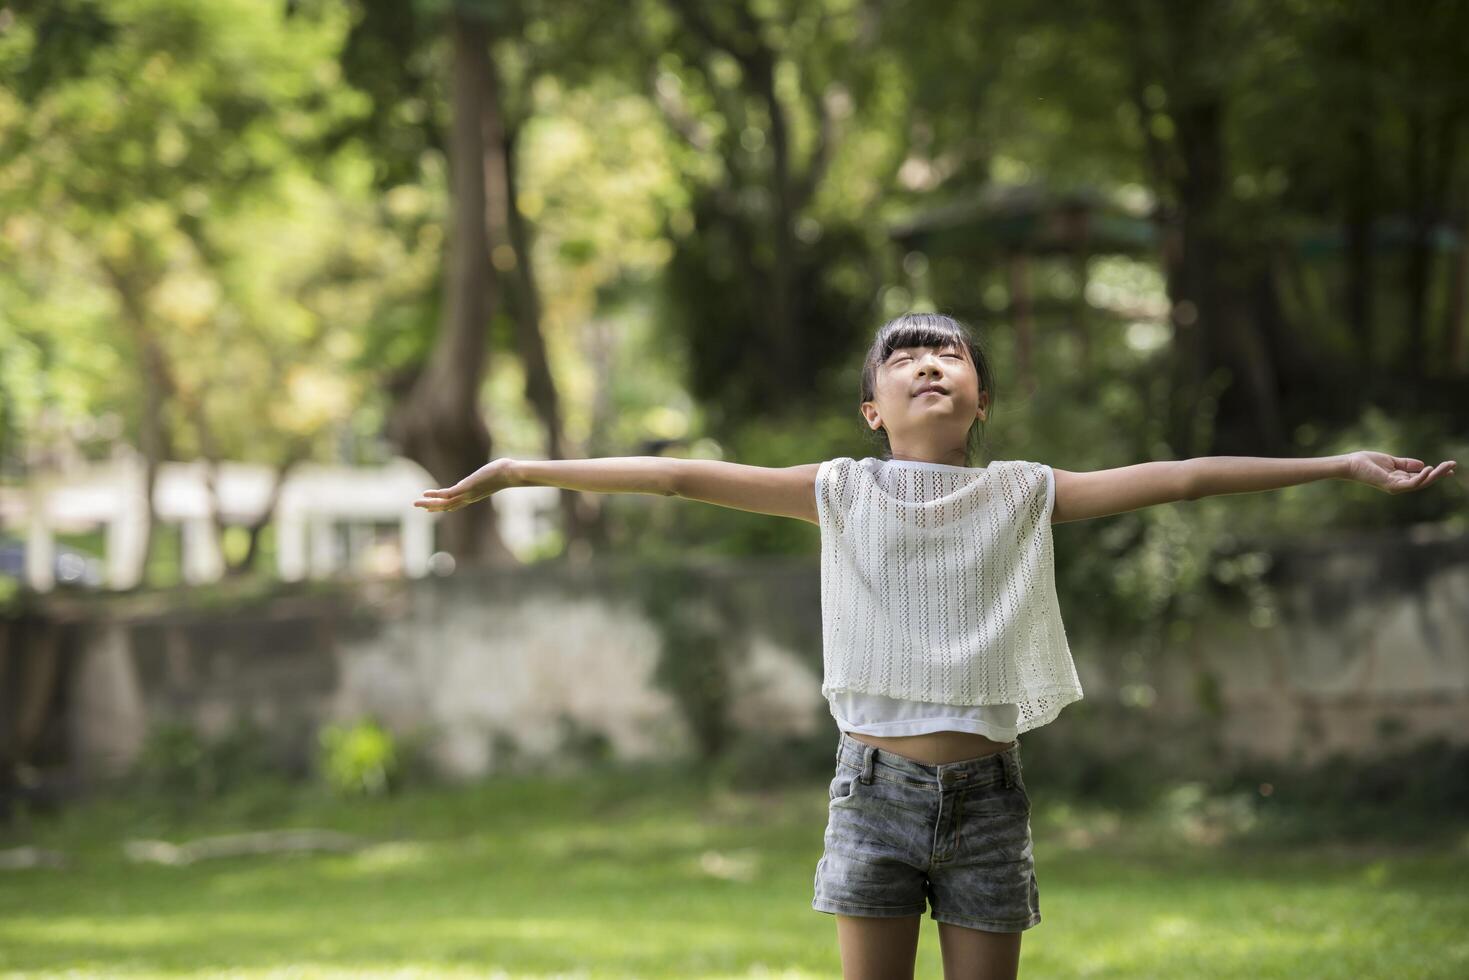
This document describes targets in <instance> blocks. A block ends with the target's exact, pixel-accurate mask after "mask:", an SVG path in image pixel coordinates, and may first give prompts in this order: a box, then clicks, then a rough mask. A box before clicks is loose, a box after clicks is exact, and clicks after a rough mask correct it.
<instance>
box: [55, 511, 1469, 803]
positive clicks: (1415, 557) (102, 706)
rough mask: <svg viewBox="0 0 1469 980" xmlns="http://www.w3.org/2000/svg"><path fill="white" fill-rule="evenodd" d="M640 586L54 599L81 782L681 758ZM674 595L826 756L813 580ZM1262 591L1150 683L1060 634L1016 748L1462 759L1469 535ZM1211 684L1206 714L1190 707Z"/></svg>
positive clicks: (1165, 653)
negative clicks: (401, 738) (279, 765)
mask: <svg viewBox="0 0 1469 980" xmlns="http://www.w3.org/2000/svg"><path fill="white" fill-rule="evenodd" d="M1389 556H1390V557H1389ZM646 574H647V572H646V571H645V570H642V569H640V568H639V567H637V566H636V565H630V564H626V563H622V562H617V561H611V562H607V563H600V562H599V563H594V564H592V565H590V566H587V567H570V566H566V565H559V564H558V565H537V566H530V567H526V568H515V569H498V570H497V569H488V568H465V567H462V566H461V568H460V569H459V570H458V571H456V572H455V573H454V574H453V575H451V576H449V577H447V578H428V579H420V580H401V581H382V580H377V581H371V582H361V583H355V584H349V585H345V586H330V587H326V586H322V587H318V588H317V589H316V590H315V591H314V592H313V591H301V587H299V586H296V587H292V588H294V589H296V590H297V591H295V592H290V591H287V592H282V593H279V594H276V595H273V596H268V597H264V598H261V599H258V600H256V601H254V602H251V603H247V604H245V605H244V606H242V607H236V608H230V609H222V608H219V607H215V608H209V609H204V608H193V609H190V608H188V607H187V606H181V605H180V602H181V601H182V600H179V601H175V602H167V601H163V602H161V601H160V597H159V596H157V595H139V596H115V597H109V598H107V599H106V600H100V601H99V600H96V599H92V600H90V601H79V600H76V599H69V600H66V601H61V600H55V601H53V600H52V599H51V598H49V597H48V599H47V600H46V601H47V603H48V606H49V608H48V612H47V615H48V616H50V617H51V618H53V619H55V620H57V621H60V622H62V623H63V626H64V629H65V630H66V635H67V641H66V642H65V643H64V644H63V648H64V650H65V656H66V666H65V670H64V671H63V672H62V676H63V678H64V680H63V683H64V691H63V695H64V697H63V703H64V705H65V709H64V710H65V731H66V737H67V741H68V746H69V748H68V755H69V757H70V758H71V759H72V760H73V761H74V763H75V765H76V766H77V772H78V774H79V775H81V776H82V777H83V778H84V779H88V778H93V777H102V776H107V775H110V774H116V773H119V772H122V771H123V770H125V768H126V766H127V765H128V764H129V763H130V762H131V761H132V759H133V758H134V757H135V756H136V753H137V750H138V748H139V746H140V745H141V744H142V741H143V739H144V737H145V735H146V732H147V730H148V727H149V725H150V724H152V723H154V722H155V721H158V720H161V719H170V720H183V721H187V722H189V723H191V724H194V725H196V726H198V727H199V728H200V729H201V730H202V731H204V732H205V733H206V734H209V733H217V732H220V731H223V730H224V729H225V728H226V727H228V726H229V725H230V724H231V723H232V722H233V721H234V720H235V719H236V718H239V717H248V718H250V719H252V720H254V721H257V722H259V723H261V724H263V725H265V726H267V727H268V728H269V729H270V730H271V731H273V732H275V733H278V735H279V737H280V738H281V739H282V740H283V742H284V743H285V744H288V745H291V746H294V747H295V750H296V751H297V752H299V753H301V754H302V755H303V756H304V755H305V754H307V753H309V752H310V751H312V745H313V738H314V732H315V729H316V727H317V726H318V725H320V724H321V723H323V722H326V721H333V720H350V719H355V718H357V717H360V716H362V715H364V714H366V713H372V714H375V715H376V716H378V717H379V718H380V719H381V720H383V721H384V722H385V723H386V724H388V725H389V726H390V727H392V728H393V729H394V730H396V731H399V732H402V733H408V732H414V731H419V732H426V733H428V744H429V747H430V752H431V757H432V758H433V760H434V761H435V763H436V765H437V766H439V767H440V768H441V770H442V771H443V772H445V773H446V774H449V775H455V776H464V777H470V776H475V775H479V774H483V773H487V772H491V771H494V770H495V769H496V768H497V767H499V766H500V765H502V764H504V763H505V762H506V761H507V760H506V759H502V758H497V754H500V753H501V752H502V750H503V748H504V746H505V745H506V739H507V738H508V739H512V740H513V741H514V743H515V745H516V746H517V749H518V751H517V753H516V754H517V756H518V757H519V759H520V760H521V762H522V764H523V763H524V762H525V761H526V760H530V761H531V762H533V763H535V764H544V765H550V766H555V765H561V764H564V762H565V760H564V759H561V758H559V757H558V755H557V753H558V749H559V748H560V745H561V739H562V738H563V722H562V719H563V718H564V719H569V720H570V721H572V722H574V723H575V725H576V726H577V727H578V728H580V729H581V730H583V731H594V732H600V733H602V734H604V735H605V737H606V738H607V739H608V741H609V742H610V744H611V747H612V750H613V752H614V753H615V754H616V755H618V756H621V757H625V758H637V757H648V756H651V755H656V754H665V755H670V754H671V755H679V754H686V753H691V752H692V751H693V750H694V747H695V744H696V738H695V732H694V730H693V728H692V727H691V724H690V719H689V717H688V716H687V715H685V714H684V712H683V711H681V710H680V705H679V702H678V700H677V699H675V698H674V697H673V696H672V695H671V694H670V693H669V692H668V691H667V690H665V689H664V688H662V687H660V685H659V684H658V683H657V682H656V681H655V677H654V674H655V670H656V669H657V666H658V663H659V660H660V656H661V655H662V654H661V650H662V648H663V644H664V642H665V636H666V635H667V634H666V632H665V628H664V627H665V625H666V624H660V623H659V622H658V621H657V619H656V618H655V617H654V616H651V615H649V613H647V612H646V611H645V605H644V604H643V603H642V602H641V601H640V599H639V595H640V592H641V590H642V589H646V587H647V585H646V581H642V584H641V586H640V577H642V576H645V575H646ZM677 574H678V575H679V578H680V581H682V582H683V583H684V584H683V586H682V587H681V591H680V595H683V596H685V598H681V599H678V600H676V601H675V603H674V608H675V609H676V610H677V615H678V616H679V617H680V618H681V619H686V620H687V621H688V622H702V623H703V624H704V628H707V629H708V630H709V631H710V635H711V636H714V637H716V638H717V639H715V640H712V641H711V642H710V644H709V649H708V651H707V655H708V656H710V657H715V658H719V659H720V660H721V662H727V663H728V664H729V671H730V673H729V687H730V689H731V690H732V692H733V696H732V699H731V701H730V703H729V705H728V715H729V720H730V723H731V725H732V727H733V730H734V731H735V732H736V733H765V734H779V735H787V736H792V737H804V736H809V737H811V738H815V739H826V738H830V739H832V740H834V739H835V737H836V728H835V724H834V723H833V722H832V720H831V717H830V715H829V714H828V713H827V709H826V704H825V702H824V701H823V700H822V699H821V696H820V690H819V685H820V670H821V651H820V643H821V622H820V606H819V578H818V571H817V567H816V565H815V563H814V562H811V561H806V560H800V561H779V560H777V561H740V562H729V563H720V564H717V565H690V566H689V567H688V568H687V569H679V570H677ZM1276 589H1277V595H1278V598H1279V613H1278V617H1277V618H1276V619H1275V621H1273V622H1268V623H1263V624H1261V625H1252V624H1251V623H1250V622H1249V619H1248V614H1247V612H1246V611H1244V610H1220V611H1218V612H1217V613H1215V614H1212V615H1211V617H1210V620H1209V621H1208V622H1207V623H1205V624H1203V627H1202V628H1201V629H1197V630H1195V631H1194V632H1193V634H1192V636H1190V637H1189V638H1188V639H1186V640H1183V641H1178V642H1176V643H1172V644H1171V645H1170V646H1169V647H1168V648H1166V649H1163V650H1161V651H1159V652H1158V654H1157V655H1155V656H1153V657H1151V658H1149V659H1148V660H1147V662H1146V663H1145V665H1144V666H1143V667H1142V668H1141V674H1139V668H1138V667H1137V665H1136V659H1137V658H1135V657H1134V658H1132V661H1131V662H1130V661H1129V659H1128V657H1127V654H1128V650H1127V649H1126V647H1127V645H1126V644H1119V643H1117V642H1114V643H1112V644H1110V645H1100V644H1095V643H1092V642H1090V641H1089V638H1088V637H1087V636H1085V635H1082V633H1081V631H1078V630H1075V629H1072V630H1071V631H1070V639H1071V644H1072V651H1073V654H1074V656H1075V658H1076V661H1077V669H1078V673H1079V675H1080V677H1081V681H1082V685H1083V688H1084V689H1085V691H1086V699H1085V700H1084V701H1083V702H1081V703H1079V704H1078V705H1075V706H1072V707H1069V708H1067V709H1066V710H1065V711H1063V712H1062V714H1061V716H1060V717H1059V718H1058V719H1057V720H1056V721H1055V722H1053V723H1052V724H1051V725H1050V726H1047V728H1049V729H1054V730H1056V731H1055V732H1047V731H1046V729H1041V730H1038V731H1037V732H1036V733H1033V735H1027V736H1023V738H1029V737H1060V736H1061V735H1064V734H1066V733H1065V732H1064V730H1065V729H1068V728H1069V729H1071V732H1070V734H1071V735H1075V736H1078V737H1087V738H1091V737H1093V734H1092V733H1084V732H1082V731H1081V728H1082V727H1083V726H1084V725H1088V724H1091V725H1101V726H1109V727H1110V726H1115V724H1116V721H1115V719H1117V718H1119V717H1126V718H1128V719H1129V724H1130V725H1131V726H1132V727H1133V728H1134V730H1136V731H1141V732H1143V733H1145V735H1146V736H1147V737H1149V738H1154V739H1166V738H1168V737H1169V733H1170V732H1178V731H1191V730H1198V729H1201V728H1208V729H1209V730H1210V731H1211V732H1212V733H1213V735H1214V736H1215V737H1216V738H1217V744H1218V745H1219V746H1220V747H1221V748H1222V750H1223V751H1225V752H1226V753H1228V754H1230V755H1252V756H1256V757H1263V758H1274V759H1292V760H1297V761H1313V760H1316V759H1319V758H1320V757H1321V756H1323V755H1325V754H1326V753H1328V752H1330V751H1334V750H1342V751H1346V752H1348V753H1354V754H1372V753H1373V752H1375V751H1377V750H1378V749H1379V748H1380V747H1382V745H1383V742H1382V739H1383V738H1384V737H1387V738H1389V739H1398V740H1402V741H1411V740H1414V739H1417V738H1421V737H1425V736H1432V735H1443V736H1445V737H1446V738H1448V739H1449V740H1451V741H1453V742H1463V741H1466V740H1469V539H1457V540H1453V541H1437V542H1420V543H1417V544H1413V543H1405V542H1403V541H1402V540H1401V538H1392V539H1368V540H1365V541H1364V540H1354V541H1353V540H1345V539H1343V540H1339V541H1334V542H1330V543H1316V544H1312V545H1309V546H1308V545H1305V544H1302V545H1301V546H1299V547H1294V548H1293V549H1291V551H1290V553H1289V554H1288V555H1282V556H1281V558H1280V559H1279V561H1278V575H1277V580H1276ZM180 595H181V596H183V595H187V593H181V594H180ZM1064 612H1065V610H1064V609H1063V613H1064ZM1069 622H1070V621H1069V620H1068V623H1069ZM684 635H688V634H687V630H685V633H684ZM694 635H695V636H697V635H698V634H697V632H696V633H695V634H694ZM673 655H675V656H682V657H688V656H704V655H706V653H705V651H703V650H702V649H698V648H696V649H693V650H692V651H691V650H688V649H683V650H681V651H679V652H677V653H675V654H673ZM1129 663H1130V664H1131V665H1130V666H1126V669H1124V667H1125V665H1129ZM1201 678H1211V679H1212V681H1213V684H1214V689H1215V690H1217V700H1218V703H1219V704H1220V705H1221V706H1222V713H1220V714H1217V715H1215V714H1211V713H1210V712H1209V711H1207V710H1206V709H1205V707H1203V706H1202V703H1201V700H1200V697H1199V695H1198V692H1199V690H1200V679H1201ZM1082 706H1085V710H1084V711H1083V710H1081V709H1082ZM1088 719H1092V720H1091V721H1088ZM1101 734H1103V735H1105V733H1101ZM497 746H498V747H497ZM537 760H539V761H537Z"/></svg>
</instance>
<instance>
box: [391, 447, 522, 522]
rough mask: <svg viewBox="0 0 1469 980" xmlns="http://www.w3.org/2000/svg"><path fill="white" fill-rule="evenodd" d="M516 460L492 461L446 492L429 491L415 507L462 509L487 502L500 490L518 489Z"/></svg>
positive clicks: (440, 509)
mask: <svg viewBox="0 0 1469 980" xmlns="http://www.w3.org/2000/svg"><path fill="white" fill-rule="evenodd" d="M514 463H515V461H514V460H513V459H510V458H508V457H501V458H500V459H492V460H490V461H489V462H488V463H486V464H485V465H483V466H481V467H480V468H479V469H477V470H475V471H474V472H473V473H471V474H469V475H468V476H466V477H465V478H464V479H462V480H460V481H459V482H458V483H456V484H454V485H453V486H452V487H447V488H445V489H443V490H425V491H424V492H423V495H422V496H421V497H419V498H418V499H417V500H415V501H414V502H413V506H415V507H422V508H423V509H424V510H431V511H446V510H458V509H459V508H461V507H465V506H468V505H469V504H472V503H474V502H475V501H476V500H483V499H485V498H486V497H488V496H489V495H490V494H492V493H494V492H495V491H497V490H504V489H505V488H506V487H513V486H516V483H515V480H514V477H513V476H512V474H511V472H510V467H511V466H512V465H514Z"/></svg>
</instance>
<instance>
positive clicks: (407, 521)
mask: <svg viewBox="0 0 1469 980" xmlns="http://www.w3.org/2000/svg"><path fill="white" fill-rule="evenodd" d="M206 470H207V464H205V463H202V462H196V463H163V464H162V465H161V466H159V469H158V479H157V482H156V484H155V486H154V493H153V499H154V503H155V506H156V510H157V515H158V519H159V520H160V521H162V522H165V523H175V524H179V525H181V527H182V552H183V555H182V559H183V576H184V580H185V581H186V582H190V583H202V582H211V581H214V580H216V579H218V578H220V577H221V576H222V575H223V574H224V567H225V562H224V555H223V553H222V551H221V542H220V540H219V536H218V535H217V534H215V531H214V522H213V520H212V518H211V516H210V506H211V503H210V494H209V488H208V486H207V484H206V482H205V479H206ZM275 477H276V474H275V471H273V470H272V469H271V468H270V467H268V466H261V465H258V464H253V463H232V462H224V463H221V464H220V466H219V467H218V469H217V470H216V472H215V490H216V494H217V497H218V501H219V508H220V517H221V521H222V523H224V524H225V525H248V524H251V523H253V522H254V521H255V520H256V519H257V518H258V516H259V515H260V513H261V511H262V510H264V508H265V507H266V505H267V504H268V503H269V497H270V489H271V486H272V482H273V481H274V480H275ZM144 478H145V472H144V463H143V459H142V457H141V456H140V455H138V454H136V453H135V452H133V451H132V450H123V451H121V452H119V454H118V455H117V456H116V457H115V458H114V459H112V460H111V461H109V462H107V463H102V464H94V465H92V466H89V467H85V468H82V469H79V470H76V471H73V472H68V473H65V474H62V475H59V476H50V477H46V478H43V479H41V480H37V481H35V482H33V483H32V484H31V485H29V486H27V487H25V488H21V489H17V490H10V491H0V525H4V526H5V527H7V528H16V527H20V528H25V540H26V548H25V559H26V560H25V580H26V584H27V585H28V586H30V587H31V588H33V589H37V590H39V591H49V590H50V589H51V588H53V587H54V586H55V576H54V574H53V570H54V567H55V553H56V552H55V538H54V535H55V534H56V533H57V532H61V533H83V532H86V531H90V530H92V529H94V528H96V527H97V526H98V525H99V524H101V525H103V526H104V527H105V528H106V536H105V540H106V544H105V551H106V556H105V578H106V582H107V585H108V587H109V588H113V589H127V588H131V587H133V586H135V585H137V580H138V574H139V572H140V570H141V568H142V559H143V556H142V554H141V549H142V547H143V531H144V527H145V526H146V522H147V507H146V501H145V499H144ZM434 483H435V481H434V480H433V478H432V477H430V476H429V474H428V472H427V471H426V470H424V469H423V467H421V466H419V465H418V464H417V463H414V462H413V461H411V460H407V459H402V458H399V459H395V460H393V461H392V462H391V463H389V464H387V465H386V466H381V467H355V466H328V465H321V464H314V463H304V464H300V465H298V466H296V467H295V468H294V469H293V470H292V471H291V473H290V475H289V476H288V477H287V478H286V481H285V485H284V486H282V487H281V493H280V499H279V500H278V501H277V504H276V509H275V514H274V517H273V522H274V524H275V532H276V563H277V570H278V573H279V575H280V577H281V578H283V579H285V580H287V581H298V580H300V579H305V578H324V577H327V576H330V575H333V574H335V573H337V572H339V571H343V570H351V571H355V572H367V573H375V574H404V575H408V576H412V577H415V578H416V577H420V576H423V575H426V574H428V573H429V572H430V571H431V570H441V569H442V568H443V567H444V564H447V565H449V566H450V567H452V563H443V564H440V560H441V559H442V558H447V557H448V556H446V555H444V556H440V555H436V554H435V552H434V532H433V525H434V523H435V522H436V521H437V520H438V519H439V515H438V514H435V513H432V512H430V511H426V510H423V509H421V508H418V507H414V506H413V501H415V500H417V499H418V496H419V494H420V493H422V491H423V490H425V489H427V488H429V487H432V486H434ZM559 492H560V491H559V490H558V489H557V488H555V487H524V488H516V489H515V492H514V493H506V494H497V495H496V496H495V509H496V512H497V516H498V518H499V521H500V531H501V534H502V535H503V536H504V538H505V541H506V544H507V545H508V546H509V547H510V549H511V550H512V551H515V552H518V551H522V550H524V549H527V548H529V547H531V546H533V545H534V544H535V542H536V540H537V539H538V538H539V537H540V536H541V535H542V534H543V533H545V531H546V530H548V529H549V528H550V527H553V526H554V524H555V521H554V519H553V517H552V515H551V514H550V513H549V511H551V510H553V509H554V508H555V507H556V503H557V501H556V495H557V494H558V493H559ZM381 524H396V525H397V528H398V535H397V542H396V544H392V543H390V544H388V545H387V547H386V548H384V547H383V546H381V545H379V544H378V543H377V541H376V537H377V535H376V526H377V525H381ZM343 528H345V532H346V540H345V542H343V540H342V536H341V531H342V529H343ZM344 543H345V547H344V546H343V545H344Z"/></svg>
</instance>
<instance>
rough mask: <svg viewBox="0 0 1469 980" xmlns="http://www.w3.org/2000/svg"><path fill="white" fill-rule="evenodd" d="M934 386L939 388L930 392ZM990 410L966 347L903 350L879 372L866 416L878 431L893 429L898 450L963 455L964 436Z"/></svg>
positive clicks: (892, 440)
mask: <svg viewBox="0 0 1469 980" xmlns="http://www.w3.org/2000/svg"><path fill="white" fill-rule="evenodd" d="M929 386H936V387H937V388H938V389H939V390H938V391H936V392H928V391H926V390H925V389H927V388H928V387H929ZM988 408H989V392H980V390H979V374H978V372H976V371H975V368H974V363H973V362H972V361H971V360H970V359H969V353H968V350H967V349H966V348H965V347H964V345H963V344H955V345H952V346H947V347H900V348H898V349H897V350H895V351H893V352H892V353H891V354H890V355H888V359H887V360H886V361H884V362H883V363H882V364H881V365H880V366H879V367H878V369H877V378H876V385H875V391H874V395H873V399H872V401H867V402H863V403H862V414H863V415H864V416H866V417H867V424H868V425H869V426H871V427H872V428H873V429H877V428H883V429H886V430H887V434H888V442H889V444H890V445H891V446H892V447H893V449H894V451H895V452H896V451H899V450H900V449H901V450H902V451H904V452H907V453H911V454H913V455H917V456H931V455H939V456H942V455H952V454H953V453H955V452H958V453H959V454H961V455H962V453H963V447H964V438H965V436H966V435H967V434H968V432H969V427H970V426H971V425H973V424H974V420H975V419H977V418H978V419H983V418H984V416H985V413H986V412H987V411H988Z"/></svg>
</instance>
